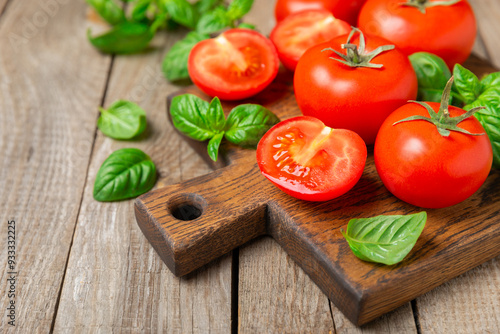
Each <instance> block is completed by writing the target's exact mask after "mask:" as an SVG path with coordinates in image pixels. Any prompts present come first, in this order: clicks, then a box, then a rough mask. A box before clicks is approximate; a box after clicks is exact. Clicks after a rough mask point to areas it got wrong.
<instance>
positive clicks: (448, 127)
mask: <svg viewBox="0 0 500 334" xmlns="http://www.w3.org/2000/svg"><path fill="white" fill-rule="evenodd" d="M452 85H453V77H451V78H450V80H449V81H448V83H447V84H446V87H445V88H444V91H443V95H442V96H441V105H440V107H439V111H438V112H435V111H434V110H433V109H432V108H431V106H429V104H427V103H425V102H421V101H408V102H413V103H417V104H419V105H421V106H422V107H424V108H425V109H427V111H428V112H429V115H430V117H425V116H421V115H415V116H410V117H407V118H405V119H402V120H400V121H397V122H395V123H393V124H392V125H396V124H398V123H402V122H410V121H417V120H422V121H427V122H429V123H432V124H434V125H435V126H436V128H437V130H438V132H439V134H440V135H441V136H443V137H448V136H449V135H450V133H451V131H456V132H460V133H464V134H467V135H471V136H481V135H484V133H471V132H469V131H467V130H465V129H462V128H460V127H458V124H459V123H460V122H462V121H464V120H466V119H467V118H469V117H471V116H472V115H474V113H475V112H476V111H478V110H481V109H485V108H486V107H475V108H472V109H470V110H469V111H467V112H466V113H464V114H462V115H460V116H456V117H451V116H450V112H449V110H448V107H449V101H450V94H451V86H452Z"/></svg>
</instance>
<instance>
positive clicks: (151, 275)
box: [55, 32, 231, 333]
mask: <svg viewBox="0 0 500 334" xmlns="http://www.w3.org/2000/svg"><path fill="white" fill-rule="evenodd" d="M183 34H184V33H182V32H176V33H171V34H169V35H168V36H167V35H166V34H165V35H162V36H161V37H159V38H158V39H157V40H156V41H155V45H156V46H157V48H155V49H154V50H152V51H151V52H148V53H146V54H141V55H135V56H127V57H116V58H115V61H114V64H113V68H112V72H111V80H110V83H109V87H108V94H107V96H106V101H105V105H109V104H111V103H112V102H114V101H115V100H117V99H123V98H124V99H130V100H132V101H134V102H136V103H138V104H139V105H140V106H141V107H143V108H144V109H145V110H146V112H147V119H148V130H147V134H146V135H145V136H143V137H141V139H140V140H139V141H132V142H131V141H128V142H127V141H125V142H124V141H121V142H120V141H115V140H112V139H110V138H106V137H105V136H103V135H102V134H101V133H100V132H99V133H98V135H97V140H96V145H95V147H94V150H93V156H92V162H91V165H90V170H89V174H88V178H87V186H86V188H85V194H84V199H83V202H82V208H81V211H80V215H79V217H78V225H77V229H76V232H75V240H74V243H73V248H72V252H71V257H70V259H69V264H68V269H67V273H66V279H65V283H64V289H63V293H62V296H61V301H60V307H59V313H58V315H57V320H56V326H55V331H56V332H58V331H72V330H75V329H76V330H83V331H88V330H94V329H99V330H102V331H105V332H107V331H118V332H122V331H127V332H128V331H137V330H139V329H140V330H142V331H146V332H164V331H169V332H179V333H187V332H200V331H205V330H211V331H213V332H216V333H224V332H226V333H227V332H229V331H230V326H231V322H230V316H231V256H226V257H224V258H222V259H221V260H218V261H216V262H215V263H213V264H211V265H210V266H209V267H208V268H205V269H200V270H198V271H197V272H196V273H195V274H193V275H191V276H188V277H186V278H182V279H179V278H176V277H174V276H173V275H172V274H171V273H170V272H169V271H168V269H167V268H166V266H165V265H164V264H163V262H162V261H161V260H160V258H159V257H158V256H157V255H156V253H155V252H154V250H153V249H152V247H151V246H150V245H149V243H148V242H147V240H146V239H145V238H144V236H143V234H142V232H141V231H140V229H139V228H138V226H137V223H136V221H135V218H134V212H133V201H132V200H130V201H122V202H116V203H99V202H97V201H95V200H94V199H93V198H92V189H93V183H94V179H95V175H96V173H97V170H98V168H99V167H100V165H101V163H102V162H103V160H104V159H105V158H106V157H107V156H108V155H109V154H110V153H111V152H113V151H114V150H116V149H118V148H122V147H138V148H140V149H142V150H143V151H144V152H146V153H147V154H149V155H150V156H151V158H152V159H153V161H154V162H155V164H156V166H157V168H158V170H159V175H160V181H159V182H158V185H160V186H161V185H165V184H171V183H175V182H179V181H181V179H183V178H188V179H189V178H192V177H194V176H197V175H199V174H205V173H207V172H208V171H209V170H208V167H207V166H206V165H205V164H204V163H202V162H201V161H200V160H199V159H200V158H198V157H197V155H195V154H193V153H192V150H190V149H189V148H188V147H186V144H185V143H183V142H182V141H181V140H180V138H179V136H178V135H177V133H176V132H175V131H174V130H173V128H172V126H171V125H170V123H169V122H168V121H167V114H166V103H165V101H166V96H167V95H168V94H169V92H172V91H174V90H176V89H178V87H176V86H174V85H171V84H168V83H167V81H166V79H165V78H164V77H163V75H162V73H161V61H162V58H163V55H164V54H165V52H166V50H167V49H168V48H169V47H170V46H171V45H172V44H173V43H174V42H175V41H177V40H178V39H180V38H181V37H183ZM93 108H94V109H96V108H97V105H95V106H94V107H93Z"/></svg>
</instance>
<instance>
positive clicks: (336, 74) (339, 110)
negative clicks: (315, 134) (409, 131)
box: [294, 29, 418, 145]
mask: <svg viewBox="0 0 500 334" xmlns="http://www.w3.org/2000/svg"><path fill="white" fill-rule="evenodd" d="M354 31H358V30H357V29H354V30H353V32H354ZM361 36H362V35H361V34H360V33H359V32H357V33H355V34H354V36H353V37H352V38H351V39H350V41H349V42H348V43H346V41H347V40H348V36H347V35H344V36H339V37H337V38H334V39H332V40H331V41H329V42H326V43H323V44H319V45H316V46H314V47H312V48H310V49H309V50H308V51H306V53H304V55H303V56H302V57H301V58H300V60H299V62H298V64H297V68H296V70H295V76H294V89H295V97H296V99H297V103H298V105H299V108H300V110H301V111H302V113H303V114H304V115H306V116H313V117H316V118H319V119H320V120H322V121H323V122H324V123H325V124H326V125H327V126H329V127H332V128H337V129H349V130H352V131H354V132H356V133H357V134H359V135H360V136H361V138H363V140H364V141H365V142H366V144H367V145H369V144H373V143H374V142H375V137H376V135H377V131H378V129H379V127H380V125H381V124H382V122H383V121H384V119H385V118H386V117H387V116H388V115H389V114H390V113H391V112H392V111H394V110H395V109H397V108H398V107H400V106H402V105H403V104H405V103H406V102H407V101H408V100H414V99H415V98H416V96H417V88H418V87H417V77H416V75H415V71H414V70H413V67H412V66H411V63H410V61H409V60H408V57H406V56H405V55H404V54H403V53H401V52H400V51H399V50H398V49H397V48H396V49H390V47H387V48H388V50H386V51H382V52H380V53H378V54H376V55H375V54H371V56H370V53H372V52H374V50H375V49H377V48H379V47H381V46H385V45H387V44H390V43H389V42H388V41H387V40H385V39H383V38H381V37H377V36H367V37H366V41H365V42H366V48H364V47H363V46H364V44H365V43H363V42H361V43H360V37H361ZM363 40H364V38H363ZM345 44H347V45H348V46H349V47H351V48H353V49H355V50H353V49H347V48H346V49H343V48H342V45H344V46H345ZM336 52H338V54H337V53H336ZM377 52H378V51H375V53H377ZM340 54H342V55H343V56H344V57H352V58H356V59H357V61H356V60H355V59H354V60H353V63H354V64H351V66H349V65H347V64H345V63H343V62H342V61H343V58H342V57H341V56H340ZM346 55H350V56H346ZM370 57H372V58H373V59H371V60H370V61H366V59H365V58H370ZM363 59H364V60H365V61H362V60H363ZM360 61H361V63H359V62H360Z"/></svg>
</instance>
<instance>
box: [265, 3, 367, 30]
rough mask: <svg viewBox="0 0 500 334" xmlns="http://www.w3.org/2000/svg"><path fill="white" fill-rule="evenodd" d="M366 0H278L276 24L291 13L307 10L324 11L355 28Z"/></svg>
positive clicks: (275, 8)
mask: <svg viewBox="0 0 500 334" xmlns="http://www.w3.org/2000/svg"><path fill="white" fill-rule="evenodd" d="M365 1H366V0H278V1H276V5H275V7H274V16H275V18H276V22H280V21H281V20H283V19H284V18H285V17H287V16H288V15H290V14H292V13H297V12H300V11H303V10H308V9H326V10H328V11H329V12H331V13H332V14H333V15H334V16H335V17H336V18H339V19H341V20H344V21H346V22H348V23H349V24H351V25H353V26H355V25H356V23H357V18H358V14H359V11H360V9H361V7H362V6H363V4H364V3H365Z"/></svg>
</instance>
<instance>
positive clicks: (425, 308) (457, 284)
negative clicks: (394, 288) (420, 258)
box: [417, 257, 500, 334]
mask: <svg viewBox="0 0 500 334" xmlns="http://www.w3.org/2000/svg"><path fill="white" fill-rule="evenodd" d="M499 287H500V258H499V257H497V258H495V259H493V260H490V261H488V262H486V263H484V264H482V265H480V266H479V267H477V268H475V269H473V270H471V271H468V272H467V273H465V274H463V275H461V276H459V277H457V278H456V279H454V280H452V281H450V282H447V283H445V284H443V285H442V286H440V287H438V288H436V289H434V290H432V291H430V292H429V293H427V294H425V295H423V296H421V297H420V298H418V299H417V309H418V318H419V322H420V327H421V329H422V333H458V334H461V333H464V334H465V333H498V329H499V328H500V288H499Z"/></svg>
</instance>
